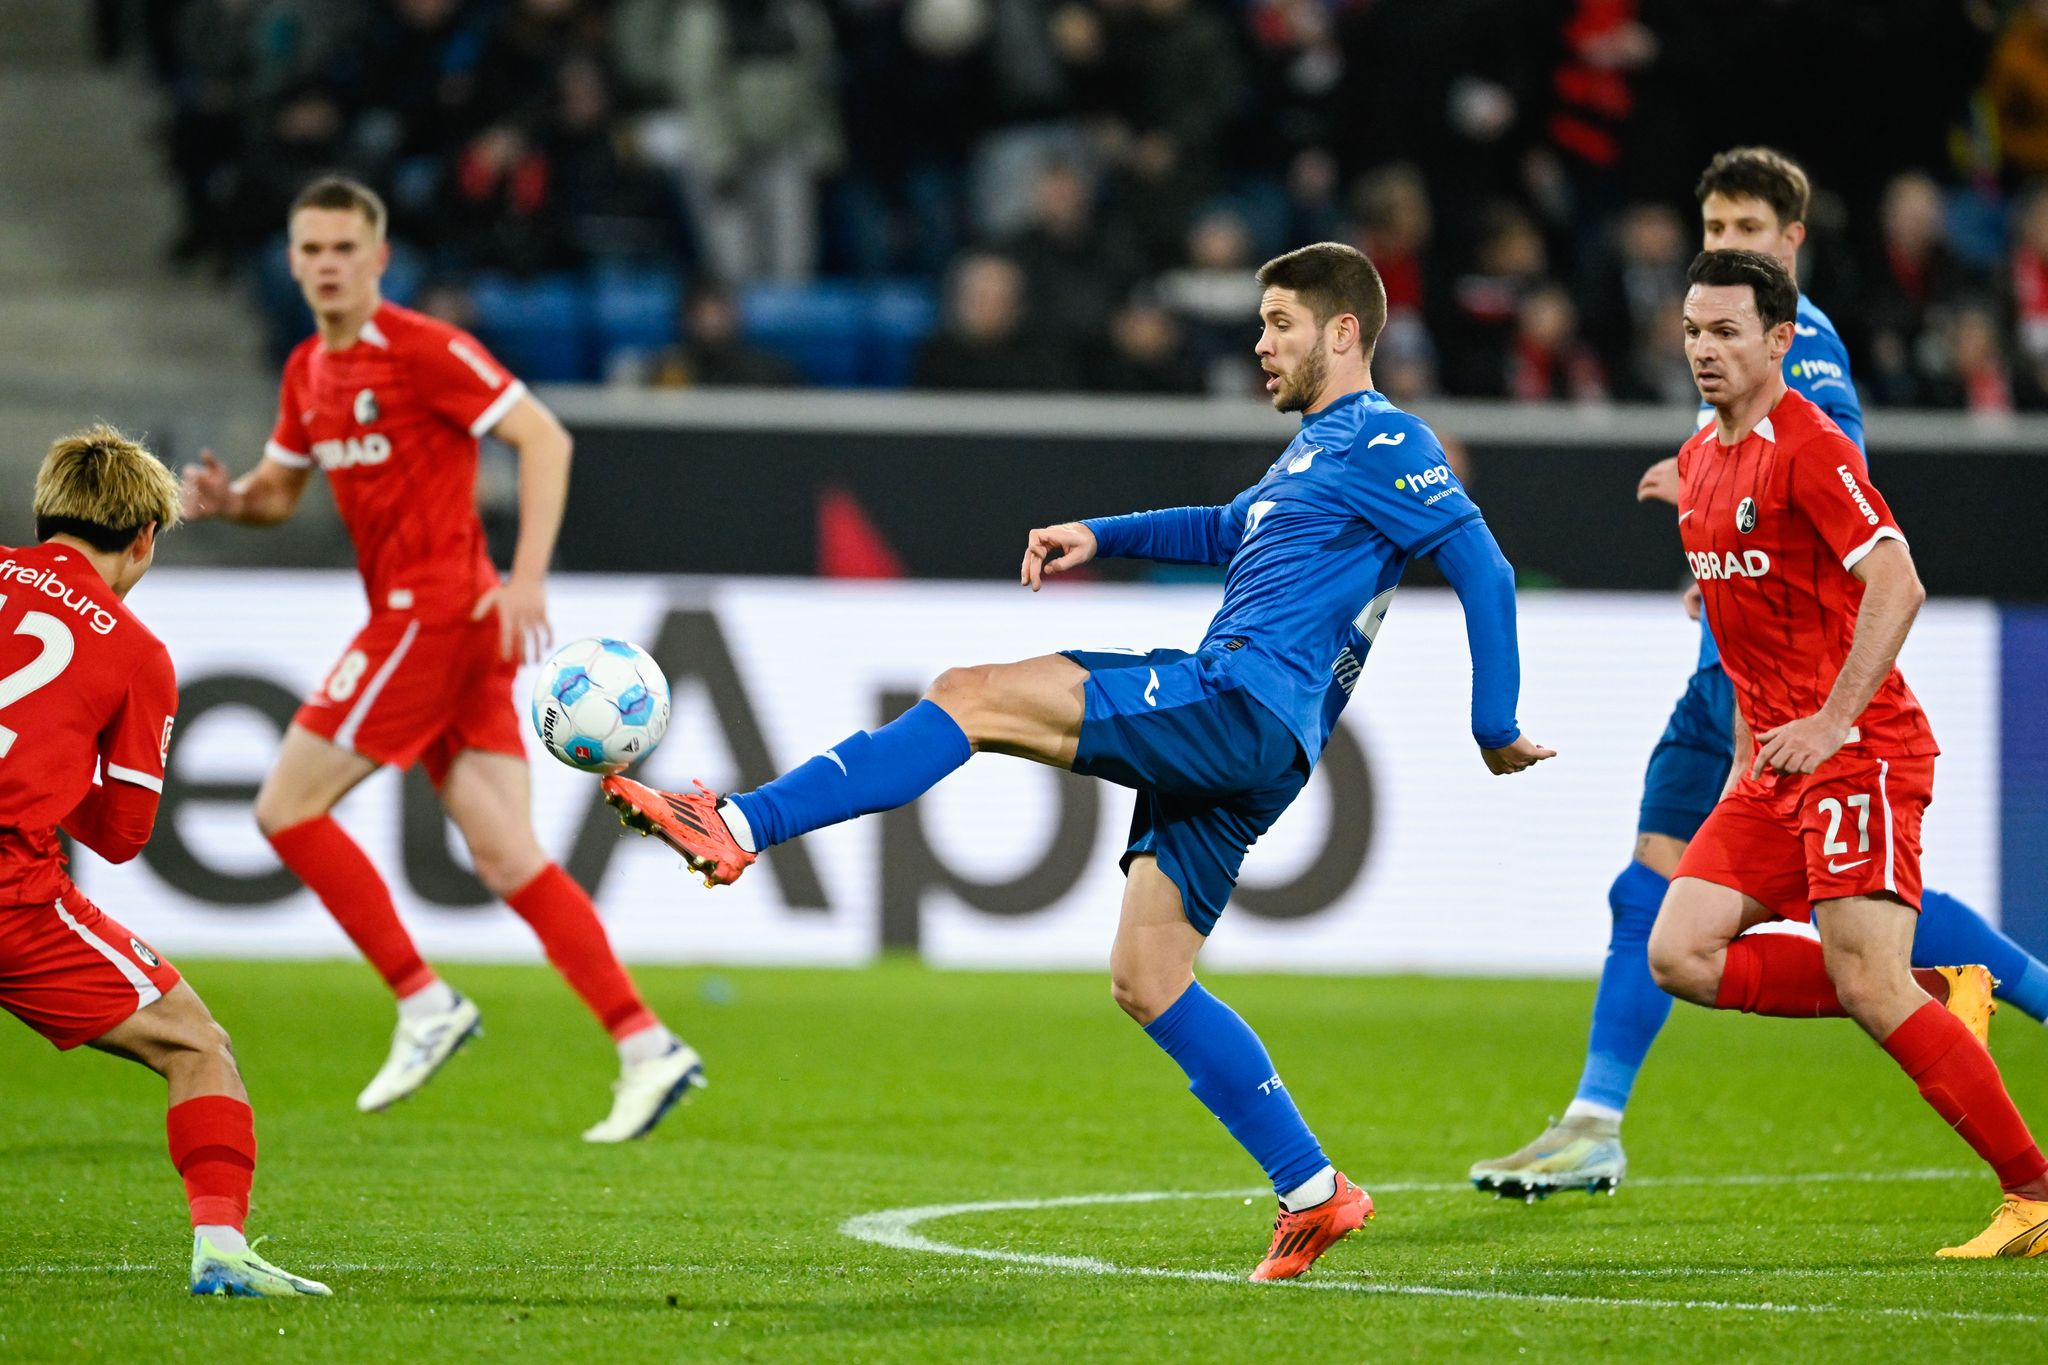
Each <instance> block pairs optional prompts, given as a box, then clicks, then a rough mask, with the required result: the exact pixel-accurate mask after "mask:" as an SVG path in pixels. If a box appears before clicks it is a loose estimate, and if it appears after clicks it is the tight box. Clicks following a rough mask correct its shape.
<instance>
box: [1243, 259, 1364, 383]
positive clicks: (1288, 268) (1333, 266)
mask: <svg viewBox="0 0 2048 1365" xmlns="http://www.w3.org/2000/svg"><path fill="white" fill-rule="evenodd" d="M1258 280H1259V287H1260V288H1261V289H1291V290H1293V291H1294V293H1295V295H1296V296H1297V297H1298V298H1300V300H1301V301H1302V302H1303V303H1305V304H1307V305H1308V309H1309V311H1310V312H1311V313H1313V314H1315V319H1316V322H1317V324H1318V325H1320V324H1322V323H1325V322H1328V321H1329V320H1330V319H1331V318H1333V317H1336V316H1337V315H1338V314H1340V313H1349V314H1351V315H1352V316H1353V317H1355V318H1357V319H1358V336H1359V340H1360V341H1362V342H1364V343H1365V353H1366V354H1367V355H1371V354H1372V350H1373V347H1375V346H1377V345H1379V340H1380V333H1381V332H1382V331H1383V330H1385V328H1386V325H1387V289H1386V286H1385V285H1383V284H1381V283H1380V272H1379V271H1377V270H1375V269H1373V264H1372V262H1371V261H1369V260H1367V259H1366V257H1365V253H1364V252H1362V251H1360V250H1359V249H1358V248H1356V247H1350V246H1345V245H1344V244H1343V243H1342V242H1317V243H1315V244H1314V245H1313V246H1305V247H1301V248H1299V249H1297V250H1294V251H1290V252H1288V253H1287V254H1286V255H1285V256H1275V257H1274V258H1273V259H1272V260H1270V261H1268V262H1266V263H1265V264H1264V265H1262V266H1260V267H1259V274H1258Z"/></svg>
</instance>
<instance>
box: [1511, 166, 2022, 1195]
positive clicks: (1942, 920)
mask: <svg viewBox="0 0 2048 1365" xmlns="http://www.w3.org/2000/svg"><path fill="white" fill-rule="evenodd" d="M1696 193H1697V194H1698V197H1699V204H1700V228H1701V234H1702V236H1703V237H1704V239H1705V240H1704V242H1703V244H1702V245H1703V249H1705V250H1708V251H1713V250H1718V249H1723V248H1742V249H1746V250H1751V251H1761V252H1763V253H1764V254H1765V255H1767V256H1771V257H1774V258H1775V259H1776V260H1777V261H1778V263H1779V264H1780V265H1783V266H1784V267H1785V271H1786V273H1787V274H1789V275H1791V276H1792V277H1793V279H1794V280H1795V282H1796V281H1797V279H1798V266H1799V249H1800V246H1801V245H1802V244H1803V243H1804V242H1805V241H1806V210H1807V201H1808V199H1809V198H1810V196H1811V190H1810V187H1809V185H1808V182H1807V178H1806V172H1805V171H1803V170H1801V169H1800V167H1799V166H1798V164H1797V163H1795V162H1794V161H1792V160H1791V158H1789V157H1787V156H1785V155H1784V154H1783V153H1781V152H1777V151H1773V150H1772V149H1770V148H1768V147H1736V148H1732V149H1730V150H1729V151H1725V152H1722V153H1721V154H1720V155H1719V156H1716V157H1715V158H1714V159H1713V161H1712V162H1711V163H1710V164H1709V165H1708V166H1707V169H1706V171H1705V172H1704V173H1703V174H1702V175H1701V176H1700V181H1699V186H1698V188H1697V191H1696ZM1784 371H1785V382H1786V384H1787V386H1788V387H1790V388H1791V389H1792V390H1793V391H1794V392H1796V393H1799V394H1801V395H1803V396H1804V397H1806V398H1807V399H1809V400H1811V401H1812V403H1813V404H1814V405H1815V406H1816V407H1818V408H1819V409H1820V410H1821V411H1822V412H1825V413H1826V414H1827V415H1828V416H1829V417H1830V418H1831V419H1833V421H1834V423H1835V425H1836V426H1838V427H1840V428H1841V429H1842V433H1843V434H1844V435H1846V436H1847V437H1848V438H1849V439H1850V440H1852V441H1854V442H1856V444H1857V445H1858V446H1859V447H1860V446H1861V445H1862V444H1863V408H1862V405H1861V404H1860V403H1859V402H1858V401H1857V398H1856V385H1855V383H1854V382H1853V380H1852V379H1851V378H1850V374H1849V354H1848V351H1847V350H1846V349H1845V348H1844V347H1843V345H1842V341H1841V338H1840V337H1839V336H1837V335H1836V333H1835V326H1834V324H1833V323H1832V322H1830V321H1829V320H1828V317H1827V315H1826V314H1825V313H1823V312H1821V310H1820V309H1819V308H1817V307H1815V306H1814V304H1813V301H1812V300H1811V299H1809V298H1807V297H1806V296H1805V295H1804V294H1801V295H1800V296H1799V313H1798V317H1797V318H1795V319H1794V321H1793V328H1792V346H1791V349H1790V350H1788V351H1787V352H1786V353H1785V361H1784ZM1712 420H1713V409H1712V408H1710V407H1708V406H1706V405H1704V404H1703V405H1702V406H1701V409H1700V421H1701V423H1702V424H1705V423H1707V422H1710V421H1712ZM1859 467H1860V466H1859ZM1636 496H1637V497H1638V498H1639V499H1642V500H1649V499H1652V498H1654V499H1657V500H1659V501H1662V502H1668V503H1672V504H1674V505H1675V504H1676V503H1677V501H1678V461H1677V460H1676V459H1675V458H1672V459H1665V460H1660V461H1659V462H1658V463H1656V464H1654V465H1652V466H1651V467H1650V469H1649V471H1648V472H1647V473H1645V474H1644V475H1643V478H1642V483H1641V485H1640V487H1639V488H1638V489H1637V493H1636ZM1697 601H1698V591H1697V588H1695V589H1693V590H1692V591H1689V592H1688V593H1687V603H1688V606H1691V607H1692V608H1693V609H1694V611H1695V612H1696V614H1697V606H1696V604H1697ZM1734 713H1735V698H1734V693H1733V691H1732V689H1731V688H1730V687H1729V684H1728V676H1727V674H1726V673H1725V672H1724V671H1723V670H1722V667H1721V660H1720V656H1719V654H1718V652H1717V651H1716V649H1715V646H1714V636H1713V633H1712V631H1710V630H1709V629H1708V627H1707V622H1706V619H1705V617H1704V615H1702V616H1701V619H1700V656H1699V662H1698V664H1697V666H1696V669H1695V671H1694V673H1693V675H1692V678H1691V680H1690V681H1689V682H1688V683H1687V684H1686V689H1685V694H1684V695H1683V696H1681V697H1680V698H1679V699H1678V704H1677V705H1676V706H1674V707H1673V708H1672V711H1671V719H1670V722H1669V723H1668V724H1667V725H1666V726H1665V728H1664V735H1663V737H1662V738H1661V739H1659V740H1658V742H1657V747H1656V749H1655V750H1654V751H1653V752H1652V753H1651V755H1650V763H1649V767H1648V770H1647V771H1646V772H1645V774H1644V777H1643V796H1642V805H1641V809H1640V811H1639V813H1638V815H1637V820H1636V847H1635V859H1634V861H1632V862H1631V863H1630V864H1629V866H1628V868H1627V869H1626V870H1625V871H1624V872H1623V873H1622V874H1621V875H1620V876H1619V877H1617V878H1615V880H1614V885H1613V886H1611V887H1610V888H1608V892H1607V903H1608V908H1609V910H1610V911H1611V912H1612V916H1613V919H1612V926H1611V928H1610V931H1609V937H1608V943H1607V959H1606V962H1605V963H1604V964H1603V966H1602V968H1601V972H1600V985H1599V989H1598V991H1597V992H1596V994H1595V995H1594V998H1593V1027H1592V1030H1591V1034H1590V1036H1589V1037H1588V1039H1587V1047H1586V1062H1585V1067H1584V1069H1583V1070H1582V1072H1581V1073H1580V1076H1579V1084H1578V1089H1577V1091H1576V1092H1575V1093H1574V1094H1573V1096H1572V1101H1571V1104H1570V1105H1569V1106H1568V1107H1567V1108H1566V1109H1565V1112H1564V1117H1563V1118H1562V1120H1560V1121H1558V1122H1556V1123H1554V1124H1553V1125H1551V1126H1550V1127H1549V1128H1547V1129H1546V1130H1545V1131H1544V1132H1543V1133H1542V1134H1540V1135H1539V1136H1538V1137H1537V1138H1536V1139H1535V1141H1533V1142H1531V1143H1529V1144H1528V1145H1527V1146H1525V1147H1523V1148H1521V1149H1520V1150H1518V1151H1516V1152H1514V1153H1512V1154H1510V1155H1508V1156H1504V1157H1496V1158H1493V1159H1491V1160H1487V1161H1481V1162H1478V1163H1476V1164H1475V1165H1474V1166H1473V1167H1472V1171H1471V1176H1472V1183H1473V1184H1474V1185H1476V1186H1478V1187H1479V1189H1481V1190H1485V1191H1491V1192H1493V1193H1495V1194H1498V1195H1507V1196H1510V1197H1514V1198H1529V1199H1534V1198H1537V1197H1539V1196H1544V1195H1548V1194H1551V1193H1552V1192H1554V1191H1557V1190H1565V1189H1585V1190H1589V1191H1591V1190H1601V1189H1605V1190H1609V1191H1612V1190H1613V1189H1614V1188H1615V1186H1617V1185H1619V1184H1620V1183H1621V1180H1622V1177H1623V1176H1624V1175H1625V1174H1626V1172H1627V1157H1626V1154H1625V1153H1624V1152H1623V1151H1622V1146H1621V1119H1622V1113H1623V1111H1624V1110H1625V1109H1627V1107H1628V1101H1629V1095H1630V1092H1631V1091H1632V1090H1633V1089H1634V1087H1635V1081H1636V1076H1637V1074H1638V1073H1639V1072H1640V1071H1641V1070H1642V1067H1643V1062H1644V1060H1645V1059H1646V1058H1647V1057H1648V1056H1649V1052H1650V1045H1651V1044H1652V1043H1654V1042H1656V1040H1657V1034H1658V1032H1659V1031H1660V1030H1661V1029H1662V1028H1663V1027H1664V1021H1665V1019H1667V1018H1668V1017H1669V1016H1670V1014H1671V997H1670V996H1669V995H1667V994H1665V993H1664V992H1663V991H1661V990H1659V989H1657V985H1656V983H1655V982H1654V981H1652V980H1651V979H1650V967H1649V961H1648V957H1647V951H1648V945H1649V941H1650V926H1651V925H1652V924H1653V923H1655V922H1656V919H1657V907H1658V906H1659V905H1660V904H1662V902H1663V899H1664V890H1665V888H1666V887H1667V886H1668V885H1669V884H1670V879H1671V877H1672V874H1673V873H1674V871H1675V870H1676V869H1677V867H1678V860H1679V859H1680V858H1681V857H1683V856H1684V854H1685V846H1686V843H1687V841H1688V840H1690V839H1691V838H1692V836H1693V833H1694V831H1696V830H1698V829H1699V827H1700V823H1701V822H1702V821H1704V820H1705V819H1706V818H1707V814H1708V812H1710V811H1711V810H1713V808H1714V803H1715V802H1716V801H1718V800H1719V799H1720V794H1721V788H1722V785H1723V783H1724V782H1725V780H1726V778H1727V775H1728V764H1729V761H1730V757H1731V755H1732V754H1733V753H1734V749H1733V747H1732V746H1733V734H1734V731H1733V728H1732V727H1733V724H1734ZM1913 961H1914V963H1915V965H1917V966H1919V967H1922V968H1927V969H1930V970H1941V969H1943V967H1944V964H1953V963H1981V964H1984V966H1985V967H1987V968H1988V969H1989V971H1988V974H1987V972H1986V971H1985V970H1983V969H1981V968H1977V967H1970V968H1963V969H1956V968H1947V970H1946V974H1947V975H1948V976H1949V977H1951V978H1955V982H1956V984H1955V990H1954V994H1953V999H1952V1001H1951V1004H1952V1007H1953V1008H1954V1009H1955V1010H1956V1011H1957V1012H1958V1013H1961V1014H1964V1015H1965V1016H1968V1017H1972V1018H1983V1017H1984V1016H1986V1015H1987V1014H1988V1012H1989V1010H1990V1009H1991V1008H1992V1006H1991V1003H1990V1001H1989V1000H1988V999H1986V995H1987V993H1988V992H1989V991H1991V990H1992V988H1993V985H1994V978H1995V984H1996V993H1997V994H1998V995H1999V996H2000V997H2001V998H2003V999H2006V1000H2008V1001H2010V1002H2011V1003H2012V1004H2014V1005H2015V1006H2017V1007H2018V1008H2019V1009H2021V1010H2023V1011H2025V1012H2026V1013H2028V1014H2030V1015H2032V1016H2033V1017H2034V1018H2036V1019H2040V1018H2043V1017H2044V1016H2048V966H2044V965H2043V964H2041V963H2040V962H2039V961H2037V960H2036V959H2034V958H2033V957H2032V956H2031V955H2030V954H2028V952H2027V951H2026V949H2024V948H2022V947H2020V946H2019V945H2018V944H2017V943H2015V942H2013V941H2012V940H2011V939H2010V938H2008V937H2006V936H2005V935H2004V934H2002V933H2000V932H1999V931H1998V930H1997V929H1994V928H1992V927H1991V925H1990V924H1988V923H1987V922H1985V920H1984V919H1983V918H1982V917H1980V916H1979V915H1978V914H1977V913H1976V911H1974V910H1972V909H1970V907H1969V906H1967V905H1965V904H1963V903H1962V902H1961V901H1959V900H1957V899H1956V898H1955V897H1953V896H1949V895H1945V894H1943V893H1942V892H1939V891H1928V892H1926V893H1925V895H1924V897H1923V899H1922V901H1921V909H1920V918H1919V921H1918V924H1917V927H1916V930H1915V933H1914V938H1913ZM1929 984H1930V985H1932V986H1933V987H1934V990H1935V993H1936V994H1937V996H1941V995H1942V993H1943V992H1944V991H1945V990H1947V989H1948V987H1947V985H1946V983H1944V982H1942V981H1939V980H1935V981H1931V982H1930V983H1929Z"/></svg>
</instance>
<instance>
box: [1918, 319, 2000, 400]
mask: <svg viewBox="0 0 2048 1365" xmlns="http://www.w3.org/2000/svg"><path fill="white" fill-rule="evenodd" d="M1948 330H1949V335H1948V346H1947V351H1948V356H1949V361H1950V363H1949V367H1948V373H1947V374H1946V375H1944V376H1941V377H1940V379H1938V380H1937V381H1936V383H1935V384H1934V385H1933V397H1934V399H1935V401H1936V402H1938V403H1940V405H1941V406H1943V407H1952V408H1964V409H1967V410H1968V411H1969V412H1971V413H1973V414H1977V415H1980V416H1997V415H2000V414H2009V413H2011V412H2012V410H2013V406H2014V404H2013V382H2012V371H2011V369H2010V368H2009V367H2008V366H2007V364H2006V360H2005V351H2004V347H2003V345H2002V344H2001V342H2000V340H1999V329H1998V318H1997V315H1996V314H1995V313H1993V312H1992V310H1991V309H1989V308H1987V307H1985V306H1983V305H1982V304H1975V303H1972V304H1966V305H1964V306H1963V307H1961V308H1958V309H1957V310H1956V311H1955V312H1954V314H1953V315H1952V316H1951V317H1950V318H1949V329H1948Z"/></svg>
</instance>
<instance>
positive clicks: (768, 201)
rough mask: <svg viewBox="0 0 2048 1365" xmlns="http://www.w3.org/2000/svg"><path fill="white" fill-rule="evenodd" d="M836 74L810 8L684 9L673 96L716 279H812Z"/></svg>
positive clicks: (834, 144)
mask: <svg viewBox="0 0 2048 1365" xmlns="http://www.w3.org/2000/svg"><path fill="white" fill-rule="evenodd" d="M832 73H833V46H832V26H831V22H830V20H829V19H828V18H827V17H826V14H825V11H824V9H823V7H822V6H821V5H819V4H818V3H817V0H683V4H682V7H681V9H680V10H678V12H677V14H676V18H675V28H674V35H673V39H672V46H671V49H670V61H669V91H670V95H671V98H672V99H673V100H674V102H675V103H676V104H677V105H679V106H680V107H681V109H682V111H683V114H684V115H685V117H686V118H687V120H688V152H687V160H688V166H689V171H688V180H689V187H690V192H691V200H692V203H693V205H694V207H695V210H696V217H697V220H698V224H699V228H700V231H701V232H702V233H703V237H704V247H705V251H706V252H707V253H708V254H709V257H710V260H711V266H712V269H713V271H714V272H715V273H716V274H717V275H719V276H720V277H721V278H723V279H728V280H733V281H736V282H744V281H748V280H757V279H777V280H803V279H807V278H809V277H810V275H811V274H812V272H813V271H815V270H816V268H817V264H818V190H819V182H820V181H821V179H822V178H823V177H824V176H826V175H827V174H829V173H831V172H832V171H833V170H834V169H836V168H837V167H838V165H839V161H840V155H841V144H840V134H839V113H838V110H837V108H836V107H835V106H834V104H833V99H832Z"/></svg>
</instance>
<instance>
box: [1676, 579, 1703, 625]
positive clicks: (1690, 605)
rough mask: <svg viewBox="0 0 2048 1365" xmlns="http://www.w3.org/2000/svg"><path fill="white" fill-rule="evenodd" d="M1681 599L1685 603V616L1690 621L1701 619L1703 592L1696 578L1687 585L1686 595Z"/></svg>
mask: <svg viewBox="0 0 2048 1365" xmlns="http://www.w3.org/2000/svg"><path fill="white" fill-rule="evenodd" d="M1680 600H1681V601H1683V602H1684V603H1685V618H1686V619H1687V620H1688V621H1697V620H1699V619H1700V610H1701V594H1700V585H1699V582H1698V580H1694V581H1693V582H1691V583H1688V584H1686V585H1685V596H1684V597H1683V598H1681V599H1680Z"/></svg>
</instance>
